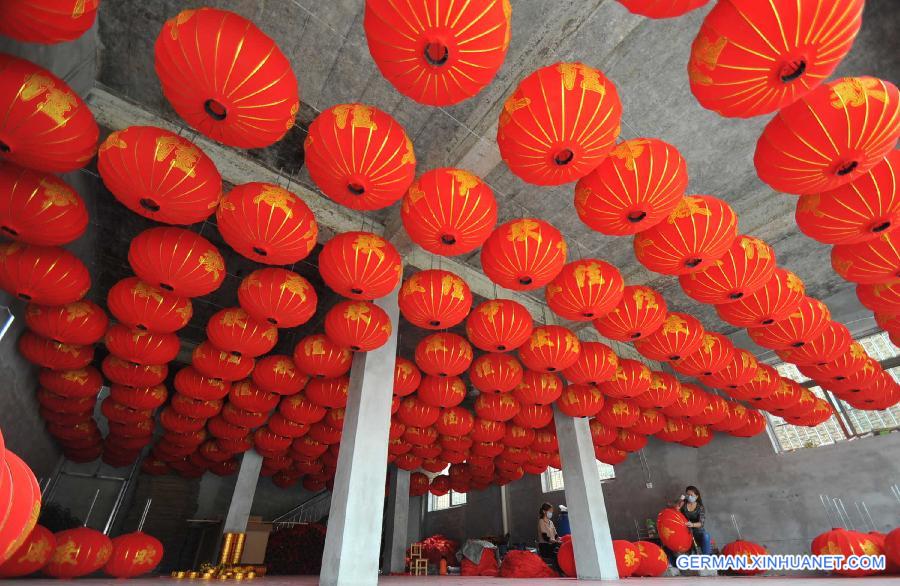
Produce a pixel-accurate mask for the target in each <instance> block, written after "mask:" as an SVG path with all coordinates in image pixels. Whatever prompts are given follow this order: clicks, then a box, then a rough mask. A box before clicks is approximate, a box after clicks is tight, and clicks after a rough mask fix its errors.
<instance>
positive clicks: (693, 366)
mask: <svg viewBox="0 0 900 586" xmlns="http://www.w3.org/2000/svg"><path fill="white" fill-rule="evenodd" d="M733 356H734V344H732V343H731V340H729V339H728V338H726V337H725V336H723V335H722V334H718V333H716V332H707V333H706V334H704V335H703V342H702V343H701V344H700V348H698V349H697V350H695V351H694V352H692V353H691V354H688V355H687V356H685V357H683V358H682V359H681V360H678V361H676V362H673V363H672V368H674V369H675V370H677V371H678V372H680V373H681V374H686V375H688V376H697V375H701V374H702V375H704V376H709V375H711V374H713V373H715V372H717V371H719V370H720V369H722V368H724V367H725V365H726V364H728V362H729V361H730V360H731V359H732V357H733Z"/></svg>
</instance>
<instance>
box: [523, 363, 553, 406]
mask: <svg viewBox="0 0 900 586" xmlns="http://www.w3.org/2000/svg"><path fill="white" fill-rule="evenodd" d="M562 391H563V382H562V380H560V378H559V376H557V375H555V374H551V373H548V372H537V371H535V370H525V372H524V373H523V376H522V382H521V383H520V384H518V385H516V387H515V389H513V396H514V397H515V398H516V400H517V401H519V402H520V403H521V404H523V405H550V404H551V403H553V402H554V401H556V400H557V399H558V398H559V396H560V394H561V393H562Z"/></svg>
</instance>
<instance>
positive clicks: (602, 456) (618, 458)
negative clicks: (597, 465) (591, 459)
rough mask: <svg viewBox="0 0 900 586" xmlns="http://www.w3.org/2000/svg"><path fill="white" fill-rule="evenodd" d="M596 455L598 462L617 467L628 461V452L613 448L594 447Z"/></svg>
mask: <svg viewBox="0 0 900 586" xmlns="http://www.w3.org/2000/svg"><path fill="white" fill-rule="evenodd" d="M594 455H595V456H596V458H597V461H598V462H603V463H604V464H609V465H610V466H616V465H618V464H621V463H622V462H624V461H625V460H627V459H628V452H626V451H623V450H619V449H617V448H614V447H612V446H594Z"/></svg>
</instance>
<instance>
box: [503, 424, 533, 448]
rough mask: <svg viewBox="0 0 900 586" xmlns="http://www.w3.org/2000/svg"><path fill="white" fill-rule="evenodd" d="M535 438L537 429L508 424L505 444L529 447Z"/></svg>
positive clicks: (514, 446) (504, 439)
mask: <svg viewBox="0 0 900 586" xmlns="http://www.w3.org/2000/svg"><path fill="white" fill-rule="evenodd" d="M534 438H535V431H534V429H532V428H530V427H520V426H518V425H507V426H506V435H504V436H503V444H504V445H505V446H507V447H511V448H520V449H521V448H527V447H528V446H530V445H531V443H532V442H533V441H534Z"/></svg>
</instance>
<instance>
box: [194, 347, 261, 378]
mask: <svg viewBox="0 0 900 586" xmlns="http://www.w3.org/2000/svg"><path fill="white" fill-rule="evenodd" d="M191 365H192V366H193V367H194V368H195V369H196V370H197V372H199V373H200V374H202V375H204V376H207V377H217V378H221V379H222V380H227V381H236V380H241V379H242V378H247V377H248V376H250V373H251V372H252V371H253V365H254V363H253V359H252V358H247V357H245V356H237V355H235V354H232V353H230V352H225V351H224V350H219V349H218V348H216V347H215V346H213V345H212V344H210V343H209V341H208V340H207V341H205V342H203V343H201V344H200V345H199V346H197V347H196V348H194V351H193V352H192V353H191Z"/></svg>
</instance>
